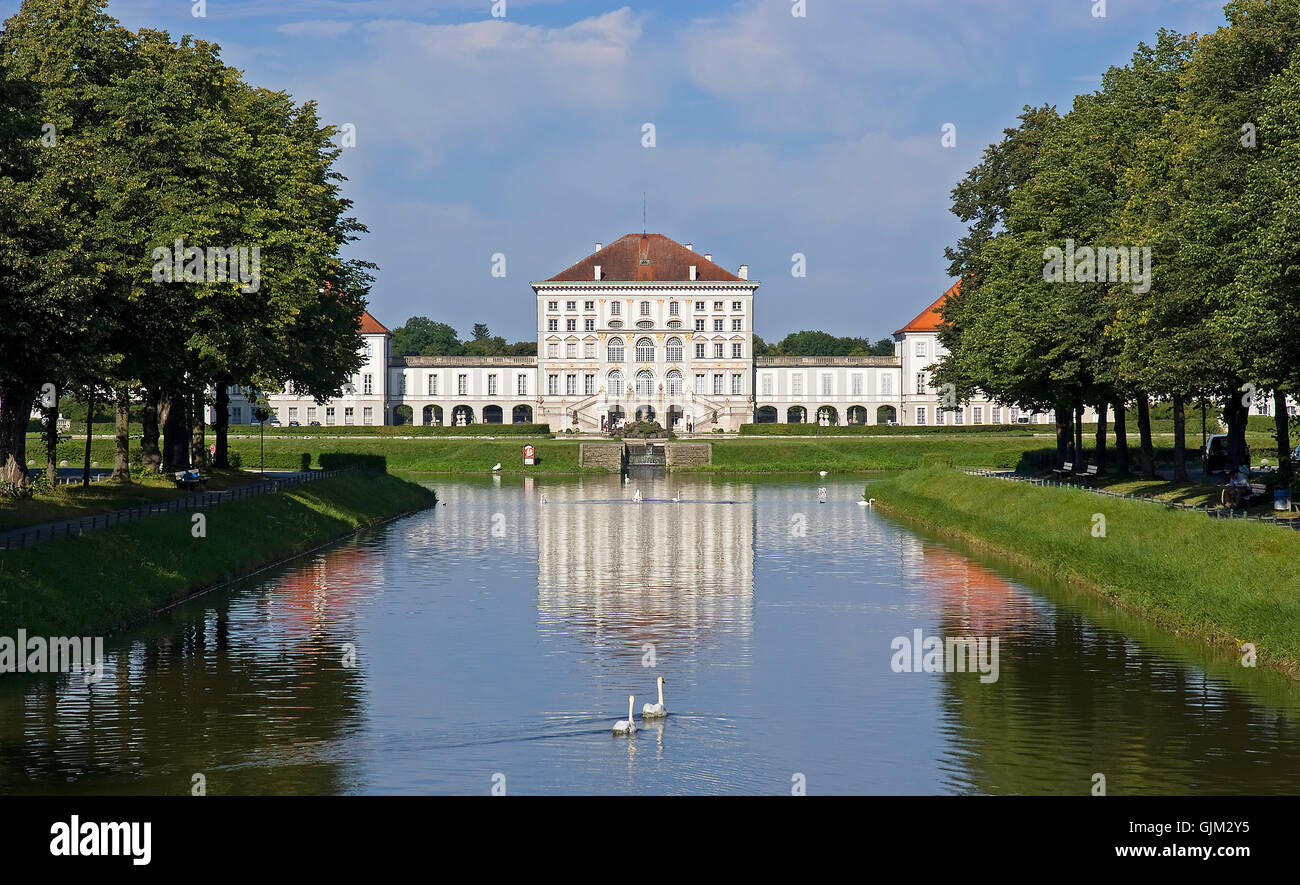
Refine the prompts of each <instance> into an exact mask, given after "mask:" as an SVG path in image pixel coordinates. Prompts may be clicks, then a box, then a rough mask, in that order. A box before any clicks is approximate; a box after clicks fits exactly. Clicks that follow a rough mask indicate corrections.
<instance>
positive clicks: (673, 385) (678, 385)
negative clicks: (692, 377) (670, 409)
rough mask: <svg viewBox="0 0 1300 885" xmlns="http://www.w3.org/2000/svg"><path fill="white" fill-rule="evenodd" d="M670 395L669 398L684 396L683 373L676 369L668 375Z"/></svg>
mask: <svg viewBox="0 0 1300 885" xmlns="http://www.w3.org/2000/svg"><path fill="white" fill-rule="evenodd" d="M668 395H669V396H681V395H682V373H681V372H679V371H677V370H676V369H673V370H672V371H671V372H669V373H668Z"/></svg>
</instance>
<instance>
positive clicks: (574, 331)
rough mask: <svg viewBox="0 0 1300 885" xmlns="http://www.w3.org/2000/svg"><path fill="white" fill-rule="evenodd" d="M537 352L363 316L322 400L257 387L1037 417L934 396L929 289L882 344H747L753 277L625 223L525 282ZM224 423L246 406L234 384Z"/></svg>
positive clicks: (635, 408) (342, 410) (316, 414)
mask: <svg viewBox="0 0 1300 885" xmlns="http://www.w3.org/2000/svg"><path fill="white" fill-rule="evenodd" d="M531 285H532V289H533V294H534V297H535V299H536V308H537V314H536V316H537V356H536V357H521V356H499V357H463V356H462V357H420V356H395V355H394V354H393V353H392V334H391V333H390V332H389V330H388V329H386V328H384V326H383V325H381V324H380V323H379V322H378V321H377V320H375V319H374V317H372V316H371V315H370V314H369V313H366V314H365V315H364V316H363V318H362V323H361V335H362V339H363V341H364V342H365V343H364V347H365V365H364V366H363V367H362V368H361V370H360V371H359V372H358V373H357V375H356V376H355V377H354V378H353V379H352V383H351V384H349V385H347V386H346V387H345V389H344V392H343V394H342V395H341V396H339V397H335V398H333V399H330V400H329V401H327V402H325V403H317V402H315V401H314V400H312V399H311V398H310V397H303V396H299V395H296V394H295V393H294V392H293V391H291V390H289V391H283V392H279V393H271V394H268V395H267V397H266V398H267V401H268V404H269V407H270V409H271V410H272V411H273V412H274V414H275V416H276V418H278V419H279V421H280V422H281V423H282V424H286V425H287V424H291V423H293V422H297V423H298V424H303V425H308V424H311V423H313V422H316V423H319V424H321V425H324V426H329V425H340V426H341V425H367V424H369V425H378V424H388V425H391V424H408V423H415V424H424V425H433V424H456V425H461V424H479V423H482V424H501V423H534V422H535V423H546V424H549V425H550V426H551V429H552V431H556V432H563V431H566V430H570V429H572V430H577V431H583V432H592V431H600V430H601V429H602V428H603V427H606V426H608V425H610V424H611V423H613V422H616V421H617V420H619V419H624V420H628V421H631V420H634V419H644V420H650V421H657V422H658V423H659V424H661V425H662V426H664V427H666V428H669V429H672V430H676V431H678V432H684V431H687V430H689V431H691V432H695V433H701V432H703V433H708V432H711V431H715V430H721V431H735V430H737V429H738V428H739V427H740V425H741V424H746V423H751V422H760V423H765V422H766V423H773V422H776V423H810V422H817V423H820V424H883V423H890V422H893V423H898V424H903V425H919V426H925V425H940V424H1010V423H1050V422H1051V421H1052V420H1053V418H1052V415H1051V414H1050V413H1035V414H1029V413H1022V412H1020V411H1019V410H1018V409H1015V408H1013V407H1004V406H1002V405H1000V404H998V403H994V402H991V401H988V400H980V399H976V400H974V401H972V402H969V403H964V404H962V407H961V408H959V409H957V410H955V411H953V410H944V409H942V408H941V402H940V395H939V392H938V391H936V390H935V389H934V387H933V385H932V384H931V372H932V368H933V365H934V363H935V362H936V361H937V359H938V357H940V356H941V355H942V354H943V349H942V345H941V344H940V343H939V338H938V333H937V327H938V322H939V309H940V307H941V305H942V304H943V301H944V300H945V299H946V298H948V297H950V296H952V295H953V294H955V293H956V292H957V291H959V286H960V283H958V284H957V285H954V286H953V287H952V288H951V289H949V290H948V291H947V292H945V293H944V294H943V295H942V296H940V297H939V299H938V300H936V301H935V302H934V303H933V304H931V305H930V306H929V307H927V308H926V309H925V310H924V311H923V312H922V313H921V314H920V315H918V316H917V317H916V318H915V319H913V320H912V321H911V322H910V323H908V324H907V325H905V326H903V328H901V329H899V330H898V331H897V332H895V333H894V355H893V356H884V357H877V356H861V357H857V356H846V357H803V356H799V357H767V356H760V357H755V356H754V352H753V342H754V316H755V309H756V303H757V298H756V293H757V292H758V288H759V283H758V282H756V281H753V280H750V279H749V268H748V266H747V265H744V264H741V265H739V266H738V267H737V269H736V271H735V272H732V271H729V270H726V269H725V268H724V267H722V266H721V265H719V264H717V263H715V262H714V261H713V256H712V255H711V254H701V253H699V252H697V251H696V250H695V248H694V247H693V246H692V244H690V243H686V244H681V243H678V242H676V241H674V240H672V239H669V238H668V237H666V236H664V235H662V234H649V233H643V234H628V235H627V236H625V237H623V238H621V239H619V240H617V241H615V242H613V243H610V244H609V245H603V244H601V243H597V244H596V249H595V251H594V252H592V253H591V254H590V255H588V256H587V257H586V258H583V259H582V260H581V261H579V262H577V263H576V264H574V265H572V266H571V267H569V268H568V269H566V270H563V271H561V272H560V273H558V274H556V275H555V276H553V277H551V278H549V279H547V280H542V281H540V282H534V283H532V284H531ZM230 420H231V423H232V424H247V423H253V421H254V418H253V407H252V405H251V403H250V401H249V400H248V399H247V398H246V397H245V396H244V395H243V392H242V391H238V390H232V395H231V401H230Z"/></svg>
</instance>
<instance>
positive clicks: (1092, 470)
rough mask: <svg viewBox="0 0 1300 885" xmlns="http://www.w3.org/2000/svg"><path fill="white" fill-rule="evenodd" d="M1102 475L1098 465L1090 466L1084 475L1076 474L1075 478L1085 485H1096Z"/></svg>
mask: <svg viewBox="0 0 1300 885" xmlns="http://www.w3.org/2000/svg"><path fill="white" fill-rule="evenodd" d="M1100 473H1101V471H1100V470H1098V469H1097V465H1096V464H1089V465H1088V469H1087V470H1085V471H1084V472H1083V473H1076V474H1075V477H1076V478H1078V479H1079V480H1080V481H1082V482H1085V483H1096V482H1097V477H1098V476H1099V475H1100Z"/></svg>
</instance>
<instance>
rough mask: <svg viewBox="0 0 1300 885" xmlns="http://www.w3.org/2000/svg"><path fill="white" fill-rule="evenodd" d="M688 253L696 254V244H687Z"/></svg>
mask: <svg viewBox="0 0 1300 885" xmlns="http://www.w3.org/2000/svg"><path fill="white" fill-rule="evenodd" d="M686 251H687V252H694V251H695V244H694V243H687V244H686Z"/></svg>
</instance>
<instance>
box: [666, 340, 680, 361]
mask: <svg viewBox="0 0 1300 885" xmlns="http://www.w3.org/2000/svg"><path fill="white" fill-rule="evenodd" d="M681 361H682V339H680V338H669V339H668V362H670V363H680V362H681Z"/></svg>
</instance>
